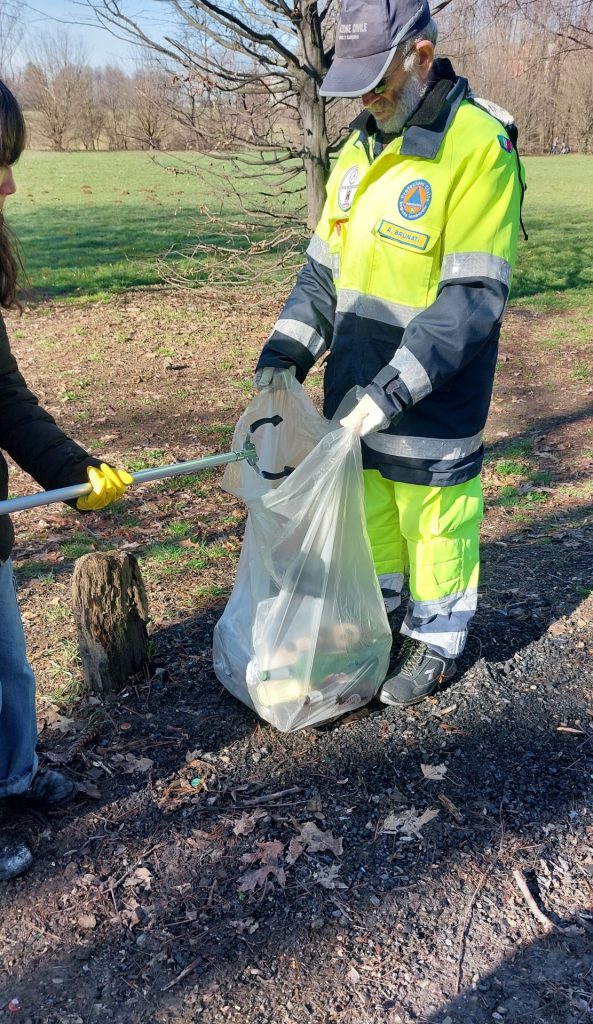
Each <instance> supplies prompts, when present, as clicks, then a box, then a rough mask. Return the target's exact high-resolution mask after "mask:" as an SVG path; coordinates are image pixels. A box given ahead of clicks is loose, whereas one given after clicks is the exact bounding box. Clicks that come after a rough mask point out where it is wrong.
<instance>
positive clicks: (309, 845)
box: [286, 821, 343, 864]
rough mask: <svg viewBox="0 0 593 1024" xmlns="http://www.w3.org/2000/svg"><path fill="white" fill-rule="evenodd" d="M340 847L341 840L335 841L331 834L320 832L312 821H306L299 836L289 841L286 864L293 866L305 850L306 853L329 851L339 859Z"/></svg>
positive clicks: (340, 854) (341, 844)
mask: <svg viewBox="0 0 593 1024" xmlns="http://www.w3.org/2000/svg"><path fill="white" fill-rule="evenodd" d="M342 846H343V841H342V839H341V838H338V839H336V838H335V836H334V834H333V832H330V831H329V830H328V831H327V832H322V831H321V829H320V828H319V827H318V826H317V825H316V824H315V822H314V821H306V822H305V823H304V825H301V831H300V833H299V835H298V836H294V838H293V839H291V840H290V843H289V846H288V855H287V857H286V863H287V864H294V863H295V862H296V861H297V860H298V859H299V857H300V856H301V854H303V853H304V852H305V850H306V851H307V853H323V852H324V851H325V850H329V851H330V852H331V853H333V854H334V856H335V857H341V856H342Z"/></svg>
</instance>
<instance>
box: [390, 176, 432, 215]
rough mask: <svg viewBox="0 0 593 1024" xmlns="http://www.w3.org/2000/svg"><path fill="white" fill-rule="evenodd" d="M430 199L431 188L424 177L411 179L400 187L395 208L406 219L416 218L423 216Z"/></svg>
mask: <svg viewBox="0 0 593 1024" xmlns="http://www.w3.org/2000/svg"><path fill="white" fill-rule="evenodd" d="M431 199H432V188H431V187H430V184H429V182H428V181H426V180H425V179H424V178H417V179H416V181H411V182H410V183H409V184H408V185H406V187H405V188H403V189H402V191H401V194H400V197H399V199H398V203H397V208H398V210H399V212H400V213H401V215H402V217H405V219H406V220H418V218H419V217H423V216H424V214H425V213H426V211H427V210H428V207H429V206H430V201H431Z"/></svg>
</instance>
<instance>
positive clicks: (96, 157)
mask: <svg viewBox="0 0 593 1024" xmlns="http://www.w3.org/2000/svg"><path fill="white" fill-rule="evenodd" d="M187 160H188V156H186V155H185V154H183V155H182V156H181V155H179V156H178V157H176V158H175V160H174V161H173V162H175V163H177V165H178V166H183V162H185V161H187ZM189 160H193V161H195V163H196V167H197V174H195V175H186V174H183V173H179V174H173V173H172V172H171V171H170V170H166V169H164V168H163V166H160V165H159V162H160V164H167V163H171V162H172V159H171V158H168V157H166V156H163V155H161V156H158V157H157V161H159V162H155V160H154V159H153V158H152V157H151V155H150V154H149V153H108V152H105V153H41V152H36V153H32V152H31V153H29V152H28V153H25V155H24V156H23V158H22V159H21V161H20V162H19V164H18V167H17V169H16V174H17V184H18V192H17V194H16V196H14V197H13V198H11V199H10V201H9V204H8V207H7V213H8V219H9V220H10V222H11V223H12V224H13V226H14V227H15V229H16V231H17V233H18V235H19V237H20V239H21V242H22V245H23V250H24V254H25V262H26V265H27V269H28V273H29V277H30V281H31V284H32V285H33V287H35V288H38V289H40V290H41V291H42V292H44V293H46V294H48V295H53V296H61V297H76V296H81V297H87V296H94V295H97V294H101V293H105V292H110V291H120V290H122V289H125V288H130V287H134V286H137V285H150V284H155V283H158V282H159V281H160V280H161V278H160V276H159V272H158V270H157V268H156V265H155V256H156V255H162V254H163V253H164V252H166V251H167V250H168V249H169V248H171V246H181V247H187V246H188V245H191V244H192V243H193V242H197V241H208V242H217V241H224V231H223V226H221V225H220V224H219V225H217V224H212V222H211V220H210V219H209V218H208V216H207V214H206V213H205V211H204V209H203V207H204V206H207V207H208V208H209V210H210V211H215V212H218V211H220V210H221V209H223V210H224V211H225V213H226V215H227V216H230V217H235V216H237V215H239V217H240V214H238V209H237V207H238V202H237V200H236V199H235V198H234V197H232V196H229V195H227V196H226V197H223V198H221V194H220V185H218V186H217V185H216V184H215V178H214V176H213V170H212V169H213V167H216V168H219V167H220V164H219V163H218V162H216V163H215V164H213V161H212V160H211V159H210V158H209V157H198V156H194V155H193V154H190V155H189ZM525 164H526V170H527V180H528V190H527V196H526V200H525V206H524V221H525V225H526V228H527V231H528V233H529V241H528V242H524V241H523V240H522V239H520V241H519V252H518V264H517V271H516V274H515V280H514V286H513V295H512V298H513V301H514V302H521V303H522V304H529V305H533V306H539V307H550V308H560V309H561V308H564V307H568V306H575V305H587V304H589V303H591V294H592V285H593V233H592V232H591V228H590V225H591V223H593V157H585V156H573V155H569V156H563V157H562V156H557V157H531V158H527V159H526V160H525ZM234 181H235V182H236V177H235V179H234ZM263 191H267V190H265V189H264V190H263ZM217 193H218V194H217ZM270 202H271V200H269V199H268V198H267V197H265V196H262V200H261V205H262V206H264V207H265V206H266V205H267V204H269V203H270ZM221 232H222V233H221ZM172 260H173V262H174V257H173V258H172Z"/></svg>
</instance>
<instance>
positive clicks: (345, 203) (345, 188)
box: [338, 167, 360, 210]
mask: <svg viewBox="0 0 593 1024" xmlns="http://www.w3.org/2000/svg"><path fill="white" fill-rule="evenodd" d="M359 181H360V171H359V169H358V167H351V168H350V170H349V171H346V173H345V175H344V177H343V178H342V180H341V182H340V187H339V189H338V206H339V207H340V210H349V209H350V207H351V206H352V200H353V199H354V194H355V192H356V189H357V188H358V183H359Z"/></svg>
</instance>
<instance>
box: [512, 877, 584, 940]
mask: <svg viewBox="0 0 593 1024" xmlns="http://www.w3.org/2000/svg"><path fill="white" fill-rule="evenodd" d="M513 878H514V879H515V882H516V883H517V886H518V889H519V892H520V893H521V895H522V897H523V899H524V900H525V902H526V904H527V906H528V908H529V910H530V911H531V913H532V914H533V916H534V917H535V919H536V920H537V921H539V923H540V924H541V925H542V926H543V927H544V928H545V930H546V931H547V932H557V933H558V934H561V935H583V934H584V928H579V927H578V925H575V924H569V925H560V924H556V923H555V922H554V921H552V918H551V917H548V915H547V914H545V913H544V911H543V910H540V908H539V907H538V905H537V903H536V902H535V900H534V898H533V895H532V894H531V891H530V889H529V886H528V884H527V879H526V878H525V875H524V874H523V872H522V871H521V869H520V868H515V870H514V871H513Z"/></svg>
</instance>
